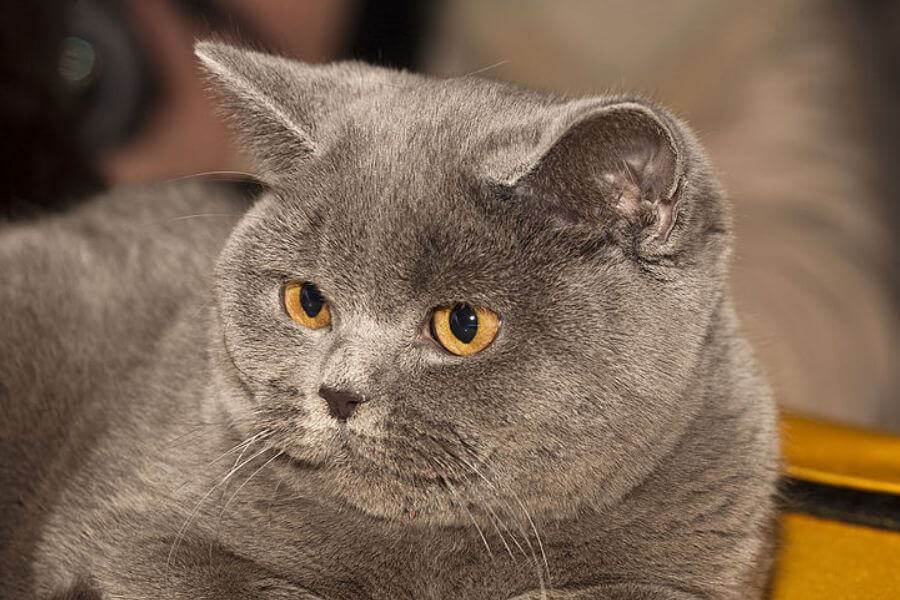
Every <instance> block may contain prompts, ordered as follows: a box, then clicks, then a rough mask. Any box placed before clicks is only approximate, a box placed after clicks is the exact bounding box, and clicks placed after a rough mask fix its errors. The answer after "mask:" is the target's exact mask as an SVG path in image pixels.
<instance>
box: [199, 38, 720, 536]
mask: <svg viewBox="0 0 900 600" xmlns="http://www.w3.org/2000/svg"><path fill="white" fill-rule="evenodd" d="M197 52H198V56H200V58H201V59H202V61H203V62H204V64H205V65H206V67H207V69H208V70H209V71H210V73H211V75H212V80H213V83H214V86H215V87H216V89H217V91H218V93H219V94H220V96H221V97H222V98H223V101H224V104H225V105H226V106H227V107H228V108H229V110H230V113H231V115H232V117H233V119H234V121H235V125H236V129H237V131H238V133H239V134H240V136H241V137H242V139H243V140H244V142H245V144H246V146H247V148H248V150H249V153H250V154H251V155H252V156H253V157H254V158H255V159H256V161H257V164H258V166H259V169H258V172H259V174H260V177H261V179H262V180H263V181H265V182H266V183H267V184H268V186H269V192H268V193H267V194H266V195H265V196H264V198H263V199H261V200H260V201H259V202H258V203H257V205H256V206H255V207H254V208H253V209H252V210H251V211H250V212H249V213H248V214H247V215H246V217H245V218H244V219H243V221H242V222H241V224H240V225H239V226H238V227H237V229H236V230H235V231H234V233H233V234H232V236H231V238H230V240H229V242H228V244H227V247H226V248H225V250H224V252H223V254H222V256H221V258H220V261H219V266H218V271H217V281H218V284H217V291H216V298H215V304H216V307H217V316H218V319H217V328H216V331H215V335H214V336H213V345H214V348H217V349H218V350H219V351H220V352H219V356H220V357H221V359H220V360H218V361H216V363H215V365H214V368H215V369H216V371H217V374H218V377H217V381H218V382H219V384H218V385H219V389H218V398H219V400H220V401H221V402H222V403H223V404H224V406H225V408H226V409H227V410H228V411H229V413H230V414H231V415H232V416H233V418H234V421H235V422H236V423H238V425H239V427H241V428H242V430H243V432H244V433H246V434H247V435H248V436H249V435H253V434H255V433H260V432H263V435H264V436H265V439H266V443H267V444H270V445H271V446H272V447H273V448H275V449H277V450H279V451H281V452H282V453H283V454H282V455H281V457H280V458H279V459H278V464H277V468H280V469H283V470H285V471H286V472H288V473H291V474H293V475H295V476H296V478H297V480H298V481H299V480H301V479H305V480H306V481H307V482H309V481H315V482H316V485H318V486H319V487H320V488H321V493H322V495H323V497H326V496H327V497H333V498H336V499H338V500H340V501H342V502H346V503H349V504H351V505H353V506H355V507H357V508H359V509H361V510H363V511H365V512H367V513H370V514H374V515H379V516H384V517H389V518H401V517H404V516H405V515H409V514H411V513H412V512H413V511H414V512H415V514H417V515H420V516H421V518H425V519H432V520H435V521H439V522H444V523H447V522H457V521H461V520H464V519H467V518H469V517H470V516H471V514H472V513H476V514H478V513H479V512H483V511H491V510H498V511H501V510H505V509H507V508H509V507H510V506H511V505H513V506H520V507H521V508H522V509H524V510H528V511H529V512H530V513H532V514H542V513H549V512H550V511H552V512H553V514H554V515H558V516H566V515H569V514H572V513H573V512H574V511H576V510H578V508H579V507H580V506H582V505H584V504H585V503H588V504H593V505H601V504H603V503H605V502H611V501H613V500H614V499H615V498H617V497H618V496H620V495H621V494H622V493H624V492H625V491H627V489H629V487H630V486H632V485H634V483H635V482H637V481H638V480H639V479H640V478H641V477H642V476H643V475H644V474H645V473H646V472H647V470H649V469H650V468H651V467H652V466H653V464H654V462H655V460H657V459H658V458H659V457H660V456H661V455H663V454H664V453H665V452H666V451H667V450H669V449H670V448H671V445H672V443H673V440H674V439H675V438H676V437H677V435H678V434H679V433H680V432H681V431H682V429H683V428H684V427H685V425H686V423H687V421H688V420H689V419H690V418H691V417H692V416H693V414H695V412H696V410H697V409H698V407H697V406H696V405H695V402H694V401H693V395H692V394H691V393H690V390H691V386H692V385H693V384H694V382H695V378H694V376H693V374H692V371H693V369H694V368H695V367H696V365H697V360H698V355H699V351H700V348H701V345H702V342H703V337H704V335H705V332H706V328H707V326H708V324H709V322H710V318H711V315H712V314H713V312H714V310H715V308H716V305H717V303H718V300H719V298H720V296H721V293H722V286H723V284H722V279H723V277H724V266H723V265H724V260H725V256H726V254H727V248H728V239H727V236H728V233H727V232H728V222H727V216H726V213H725V211H724V207H723V204H722V200H721V197H720V194H719V193H718V191H717V189H716V187H715V185H714V183H712V182H711V180H710V178H709V176H708V175H707V170H706V167H705V161H704V159H703V156H702V153H701V152H700V151H699V150H698V149H697V148H696V146H695V144H694V142H693V141H692V139H691V138H690V135H689V134H688V133H687V132H685V131H684V129H683V128H682V127H681V126H680V125H679V124H678V123H677V122H676V121H674V120H673V119H672V118H671V117H669V116H668V115H667V114H665V113H663V112H661V111H659V110H658V109H656V108H654V107H651V106H649V105H647V104H644V103H640V102H636V101H633V100H624V99H617V98H596V99H587V100H575V101H568V100H564V99H560V98H555V97H550V96H542V95H538V94H532V93H528V92H523V91H520V90H517V89H514V88H511V87H508V86H503V85H501V84H497V83H491V82H486V81H480V80H472V79H464V80H451V81H436V80H430V79H426V78H423V77H419V76H414V75H410V74H402V73H395V72H392V71H386V70H382V69H376V68H372V67H365V66H361V65H353V64H350V65H336V66H325V67H310V66H306V65H301V64H299V63H294V62H290V61H286V60H282V59H276V58H273V57H267V56H264V55H260V54H255V53H251V52H247V51H243V50H237V49H234V48H230V47H227V46H223V45H218V44H200V45H199V46H198V50H197ZM323 311H324V312H323ZM451 319H452V322H451ZM448 336H452V337H453V338H454V339H455V342H454V341H453V339H449V340H448ZM478 336H481V337H478ZM456 342H458V343H459V344H456ZM473 343H474V345H471V344H473ZM454 344H456V345H454ZM460 344H461V345H460ZM467 344H470V345H468V346H467ZM461 349H462V350H465V351H461ZM469 350H472V351H471V352H470V351H469ZM214 354H215V352H214Z"/></svg>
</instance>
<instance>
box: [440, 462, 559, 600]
mask: <svg viewBox="0 0 900 600" xmlns="http://www.w3.org/2000/svg"><path fill="white" fill-rule="evenodd" d="M457 458H458V459H459V460H460V461H461V462H462V463H463V464H464V465H466V466H467V467H468V468H469V469H471V470H472V472H473V473H475V474H476V475H477V476H478V477H480V478H481V479H482V480H483V481H484V482H485V483H486V484H487V486H488V487H489V488H490V489H492V490H493V491H494V492H495V494H496V497H498V498H500V499H501V500H502V502H503V503H504V504H505V505H506V508H507V510H508V511H509V515H510V517H512V518H513V521H514V522H516V523H517V524H519V532H520V534H521V535H522V537H523V539H524V540H525V544H526V545H527V546H528V549H529V550H530V551H531V557H532V559H533V560H534V564H535V568H536V569H537V577H538V582H539V583H540V587H541V597H542V598H543V597H544V594H545V591H544V575H543V572H542V570H541V568H540V566H539V564H538V558H537V554H536V553H535V550H534V546H533V545H532V544H531V541H530V540H529V539H528V538H529V536H528V535H527V533H526V532H525V529H524V527H522V525H521V524H520V523H519V521H520V519H517V518H516V513H515V511H514V510H513V508H512V506H510V504H509V502H507V501H506V500H505V499H504V498H503V496H502V494H500V490H499V489H498V488H497V486H496V485H495V484H494V483H493V482H492V481H491V480H490V479H488V478H487V477H485V475H484V474H483V473H482V472H481V471H479V470H478V468H477V467H476V466H475V465H474V464H472V463H470V462H469V461H467V460H466V459H464V458H463V457H461V456H460V457H457ZM510 492H511V493H513V495H515V492H513V491H512V490H510ZM515 498H516V499H517V500H518V496H515ZM519 504H520V506H522V508H523V509H524V505H522V503H521V501H519ZM526 515H527V516H528V520H529V522H531V529H532V531H533V532H534V534H535V538H536V539H537V542H538V546H539V547H540V550H541V556H542V557H543V559H544V566H545V568H546V569H547V580H548V581H549V580H550V568H549V567H548V566H547V557H546V554H545V553H544V547H543V544H542V543H541V539H540V536H539V535H538V532H537V528H536V527H535V526H534V522H533V521H532V520H531V515H530V514H528V513H527V511H526Z"/></svg>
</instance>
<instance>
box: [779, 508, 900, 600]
mask: <svg viewBox="0 0 900 600" xmlns="http://www.w3.org/2000/svg"><path fill="white" fill-rule="evenodd" d="M844 598H865V599H868V600H879V599H881V598H884V599H888V598H890V599H891V600H897V599H898V598H900V533H898V532H894V531H883V530H880V529H871V528H869V527H861V526H858V525H848V524H846V523H838V522H836V521H828V520H824V519H819V518H816V517H810V516H807V515H799V514H788V515H785V517H784V518H783V519H782V539H781V550H780V552H779V556H778V563H777V570H776V577H775V587H774V591H773V594H772V600H832V599H833V600H842V599H844Z"/></svg>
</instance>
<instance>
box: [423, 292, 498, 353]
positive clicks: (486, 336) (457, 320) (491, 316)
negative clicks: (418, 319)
mask: <svg viewBox="0 0 900 600" xmlns="http://www.w3.org/2000/svg"><path fill="white" fill-rule="evenodd" d="M499 330H500V316H499V315H497V313H495V312H494V311H492V310H488V309H487V308H480V307H478V306H472V305H471V304H455V305H453V306H442V307H439V308H436V309H434V314H433V315H432V316H431V335H432V337H434V339H435V340H437V341H438V343H439V344H440V345H441V346H443V347H444V348H445V349H446V350H447V351H448V352H452V353H453V354H456V355H458V356H469V355H470V354H475V353H476V352H481V351H482V350H484V349H485V348H487V347H488V346H489V345H490V343H491V342H493V341H494V338H495V337H497V331H499Z"/></svg>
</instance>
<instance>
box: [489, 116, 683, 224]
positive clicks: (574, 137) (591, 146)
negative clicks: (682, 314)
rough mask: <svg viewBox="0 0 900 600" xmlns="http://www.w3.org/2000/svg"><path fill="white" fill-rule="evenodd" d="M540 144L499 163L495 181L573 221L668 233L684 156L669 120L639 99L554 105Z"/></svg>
mask: <svg viewBox="0 0 900 600" xmlns="http://www.w3.org/2000/svg"><path fill="white" fill-rule="evenodd" d="M551 111H552V112H551V115H550V117H549V119H547V120H546V121H544V122H543V123H542V124H541V126H540V128H539V131H540V133H539V134H538V135H537V136H535V137H532V138H531V139H532V140H533V143H526V144H524V145H523V144H522V143H519V144H515V145H514V148H516V150H515V151H514V152H515V153H516V154H517V157H512V156H509V155H507V156H505V157H502V158H500V161H499V162H495V163H494V166H495V167H496V166H501V165H505V167H506V168H505V169H500V170H499V171H498V170H495V180H497V181H498V182H499V183H501V184H503V185H504V186H508V187H510V188H512V190H513V191H514V192H515V193H516V194H518V195H521V196H527V197H529V198H532V199H533V200H534V201H535V202H537V203H540V204H541V205H542V206H543V207H544V209H546V210H548V211H549V212H551V213H552V214H553V215H554V216H556V217H557V218H558V219H561V220H562V221H564V222H567V223H573V224H587V225H588V226H589V227H596V226H598V225H603V226H610V225H612V226H613V227H616V228H618V230H619V231H620V232H621V231H622V230H623V229H625V230H630V231H631V233H635V232H636V231H643V232H647V233H648V234H649V236H650V237H655V238H656V239H658V240H660V241H663V242H664V241H665V240H667V239H668V237H669V235H670V233H671V232H672V229H673V227H674V226H675V223H676V220H677V218H678V204H679V193H680V183H681V178H682V175H683V166H682V164H683V157H682V153H681V150H680V149H679V145H678V141H677V140H678V138H677V137H676V135H675V133H674V129H673V126H672V125H670V124H669V122H670V119H668V118H666V117H664V116H663V115H661V114H659V113H658V112H657V111H656V110H654V109H652V108H650V107H649V106H646V105H644V104H641V103H638V102H631V101H628V102H618V103H612V104H611V103H609V101H602V100H599V101H598V100H584V101H576V102H572V103H568V104H565V105H562V106H559V107H556V108H554V109H551Z"/></svg>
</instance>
